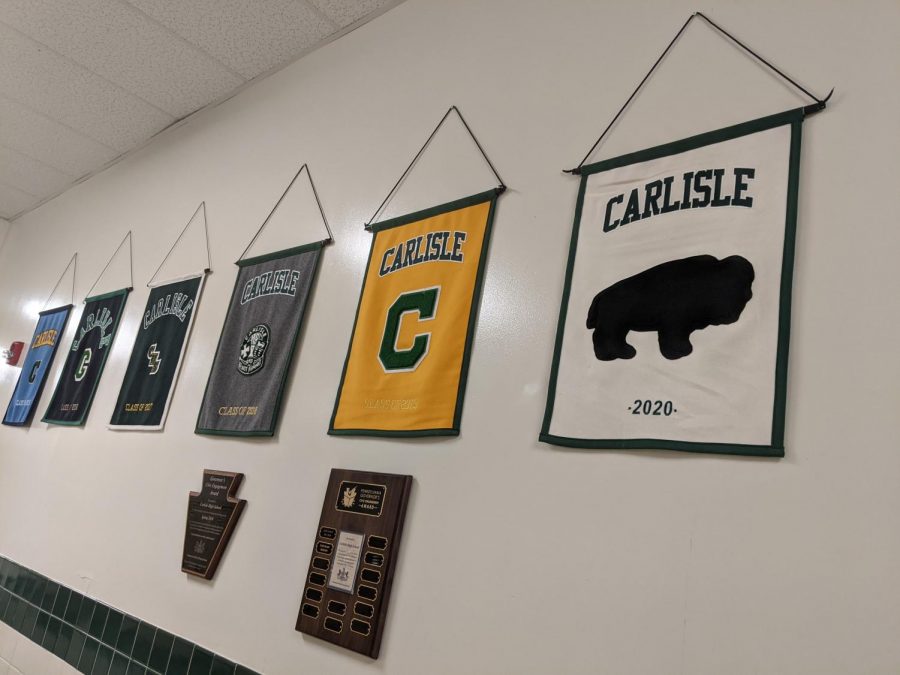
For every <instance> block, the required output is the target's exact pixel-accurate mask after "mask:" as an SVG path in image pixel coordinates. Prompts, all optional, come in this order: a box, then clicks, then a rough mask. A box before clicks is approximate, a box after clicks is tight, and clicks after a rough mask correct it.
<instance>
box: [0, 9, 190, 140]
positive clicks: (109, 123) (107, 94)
mask: <svg viewBox="0 0 900 675" xmlns="http://www.w3.org/2000/svg"><path fill="white" fill-rule="evenodd" d="M0 92H3V93H4V94H6V95H7V96H8V97H9V98H12V99H13V100H16V101H19V102H20V103H23V104H24V105H26V106H28V107H30V108H33V109H35V110H37V111H39V112H42V113H44V114H45V115H47V116H48V117H51V118H53V119H55V120H57V121H65V123H66V125H67V126H70V127H72V128H74V129H76V130H78V131H81V132H83V133H85V134H86V135H88V136H90V137H91V138H93V139H95V140H98V141H101V142H102V143H104V144H106V145H109V146H112V147H114V148H116V149H118V150H122V151H124V150H128V149H129V148H132V147H134V145H136V144H137V143H140V142H141V141H144V140H146V139H147V138H149V137H150V136H152V135H153V134H154V133H156V132H157V131H159V130H160V129H163V128H165V127H166V126H168V125H169V124H171V123H172V122H173V121H174V119H175V118H174V117H172V116H171V115H168V114H167V113H165V112H163V111H162V110H159V109H158V108H155V107H154V106H152V105H150V104H149V103H147V102H145V101H143V100H141V99H140V98H138V97H136V96H134V95H133V94H129V93H128V92H126V91H125V90H123V89H121V88H120V87H117V86H116V85H114V84H112V83H111V82H108V81H107V80H105V79H103V78H102V77H100V76H99V75H96V74H94V73H92V72H91V71H89V70H87V69H86V68H84V67H82V66H79V65H78V64H76V63H74V62H72V61H71V60H69V59H67V58H65V57H63V56H60V55H59V54H56V53H55V52H53V51H51V50H49V49H47V48H46V47H44V46H42V45H40V44H39V43H37V42H35V41H34V40H31V39H30V38H27V37H25V36H24V35H22V34H21V33H19V32H18V31H16V30H15V29H13V28H10V27H9V26H7V25H6V24H4V23H0Z"/></svg>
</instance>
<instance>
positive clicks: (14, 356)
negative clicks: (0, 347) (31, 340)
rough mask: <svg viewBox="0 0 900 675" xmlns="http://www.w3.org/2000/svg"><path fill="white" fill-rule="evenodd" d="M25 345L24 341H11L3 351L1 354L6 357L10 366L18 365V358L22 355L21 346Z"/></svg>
mask: <svg viewBox="0 0 900 675" xmlns="http://www.w3.org/2000/svg"><path fill="white" fill-rule="evenodd" d="M24 346H25V343H24V342H21V341H19V340H16V341H15V342H13V343H12V344H11V345H10V346H9V349H8V350H6V351H5V352H3V355H4V356H5V357H6V362H7V363H8V364H9V365H11V366H17V365H19V359H20V358H21V356H22V348H23V347H24Z"/></svg>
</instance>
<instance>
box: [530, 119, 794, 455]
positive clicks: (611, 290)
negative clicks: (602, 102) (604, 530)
mask: <svg viewBox="0 0 900 675" xmlns="http://www.w3.org/2000/svg"><path fill="white" fill-rule="evenodd" d="M803 114H804V113H803V110H802V109H800V110H794V111H788V112H785V113H781V114H778V115H773V116H770V117H765V118H762V119H759V120H755V121H752V122H747V123H744V124H739V125H736V126H733V127H728V128H726V129H721V130H719V131H713V132H710V133H706V134H701V135H699V136H694V137H691V138H687V139H684V140H681V141H676V142H674V143H669V144H666V145H662V146H658V147H655V148H650V149H648V150H644V151H641V152H635V153H632V154H629V155H624V156H622V157H617V158H614V159H610V160H606V161H603V162H598V163H596V164H592V165H588V166H585V167H583V168H582V169H581V186H580V190H579V193H578V202H577V206H576V211H575V222H574V226H573V231H572V240H571V244H570V249H569V261H568V268H567V270H566V279H565V287H564V291H563V300H562V306H561V308H560V316H559V324H558V327H557V337H556V345H555V350H554V355H553V363H552V372H551V376H550V385H549V391H548V396H547V407H546V412H545V415H544V423H543V427H542V430H541V436H540V438H541V440H542V441H545V442H548V443H552V444H555V445H563V446H570V447H580V448H614V449H628V448H647V449H654V448H663V449H673V450H688V451H694V452H719V453H729V454H743V455H768V456H783V455H784V410H785V387H786V378H787V356H788V334H789V330H790V307H791V277H792V269H793V254H794V229H795V223H796V211H797V187H798V169H799V159H800V134H801V126H802V122H803Z"/></svg>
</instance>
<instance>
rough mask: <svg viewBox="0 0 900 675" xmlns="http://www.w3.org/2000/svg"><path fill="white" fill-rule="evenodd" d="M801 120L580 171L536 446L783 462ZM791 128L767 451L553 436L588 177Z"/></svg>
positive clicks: (768, 123)
mask: <svg viewBox="0 0 900 675" xmlns="http://www.w3.org/2000/svg"><path fill="white" fill-rule="evenodd" d="M804 116H805V111H804V108H796V109H794V110H787V111H785V112H781V113H777V114H775V115H768V116H766V117H761V118H759V119H756V120H751V121H749V122H744V123H742V124H736V125H734V126H730V127H725V128H723V129H718V130H716V131H710V132H707V133H703V134H699V135H697V136H691V137H689V138H684V139H681V140H678V141H674V142H672V143H666V144H663V145H658V146H655V147H652V148H648V149H646V150H640V151H638V152H632V153H629V154H626V155H621V156H619V157H613V158H612V159H607V160H604V161H601V162H596V163H594V164H589V165H587V166H584V167H582V169H581V172H580V173H581V184H580V185H579V189H578V200H577V202H576V206H575V220H574V222H573V224H572V238H571V240H570V242H569V258H568V262H567V265H566V277H565V283H564V286H563V294H562V301H561V303H560V308H559V320H558V322H557V326H556V342H555V344H554V347H553V362H552V365H551V369H550V382H549V385H548V388H547V403H546V407H545V409H544V420H543V423H542V425H541V432H540V436H539V437H538V438H539V440H541V441H543V442H544V443H549V444H551V445H559V446H564V447H569V448H585V449H598V450H601V449H607V450H683V451H687V452H701V453H719V454H728V455H753V456H763V457H784V419H785V407H786V402H787V364H788V347H789V344H790V331H791V288H792V284H793V271H794V246H795V235H796V229H797V194H798V191H799V184H800V140H801V132H802V127H803V119H804ZM786 124H790V125H791V146H790V157H789V160H788V189H787V208H786V213H785V232H784V250H783V253H782V263H781V290H780V303H779V312H778V349H777V353H776V358H775V396H774V401H773V415H772V436H771V443H770V444H769V445H747V444H737V443H697V442H690V441H674V440H666V439H658V438H628V439H588V438H570V437H567V436H556V435H553V434H551V433H550V423H551V421H552V418H553V407H554V404H555V402H556V382H557V377H558V375H559V361H560V353H561V351H562V340H563V333H564V331H565V323H566V313H567V310H568V305H569V293H570V290H571V286H572V275H573V271H574V267H575V253H576V250H577V248H578V230H579V227H580V225H581V212H582V207H583V205H584V193H585V186H586V184H587V180H588V177H589V176H591V175H593V174H595V173H601V172H603V171H609V170H610V169H616V168H619V167H622V166H628V165H629V164H636V163H638V162H646V161H649V160H653V159H659V158H660V157H668V156H670V155H677V154H679V153H682V152H686V151H688V150H695V149H697V148H701V147H704V146H707V145H712V144H714V143H721V142H723V141H728V140H732V139H734V138H740V137H741V136H747V135H749V134H754V133H757V132H760V131H766V130H768V129H774V128H775V127H779V126H784V125H786Z"/></svg>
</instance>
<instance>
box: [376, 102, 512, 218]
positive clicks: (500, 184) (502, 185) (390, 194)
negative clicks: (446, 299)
mask: <svg viewBox="0 0 900 675" xmlns="http://www.w3.org/2000/svg"><path fill="white" fill-rule="evenodd" d="M454 111H455V112H456V114H457V116H458V117H459V121H460V122H462V123H463V126H464V127H465V128H466V131H467V132H468V133H469V136H471V137H472V140H473V141H474V142H475V146H476V147H477V148H478V151H479V152H480V153H481V156H482V157H483V158H484V161H485V162H487V165H488V166H489V167H490V168H491V171H492V172H493V174H494V176H495V177H496V178H497V183H498V186H497V190H498V192H501V193H502V192H504V191H505V190H506V183H504V182H503V179H502V178H500V174H499V173H497V169H496V168H494V165H493V163H492V162H491V160H490V158H489V157H488V156H487V153H486V152H485V151H484V148H482V147H481V143H479V142H478V138H477V137H476V136H475V134H474V133H473V132H472V129H471V128H470V127H469V125H468V123H466V119H465V118H464V117H463V114H462V113H461V112H460V110H459V108H457V107H456V106H455V105H451V106H450V108H448V109H447V112H445V113H444V116H443V117H442V118H441V121H440V122H438V124H437V126H436V127H435V128H434V131H432V132H431V135H430V136H429V137H428V139H427V140H426V141H425V144H424V145H423V146H422V147H421V148H420V149H419V152H417V153H416V156H415V157H413V159H412V161H411V162H410V163H409V166H407V167H406V171H404V172H403V174H402V175H401V176H400V178H399V179H398V180H397V182H396V183H394V187H392V188H391V191H390V192H388V195H387V197H385V198H384V201H383V202H381V205H380V206H379V207H378V208H377V209H376V210H375V213H373V214H372V217H371V218H370V219H369V222H367V223H366V224H365V226H364V227H365V229H367V230H368V229H370V228H371V227H372V223H374V222H375V219H376V218H377V217H378V215H379V214H380V213H381V211H382V209H384V207H385V206H386V205H387V203H388V202H389V201H390V200H391V197H393V196H394V193H395V192H397V188H399V187H400V184H401V183H402V182H403V179H404V178H406V176H407V175H408V174H409V172H410V171H411V170H412V168H413V167H414V166H415V164H416V162H417V161H419V157H421V156H422V153H423V152H425V149H426V148H427V147H428V145H429V143H431V140H432V139H433V138H434V137H435V136H436V135H437V132H438V130H439V129H440V128H441V125H443V124H444V122H445V121H446V120H447V118H448V117H449V116H450V113H452V112H454Z"/></svg>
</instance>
